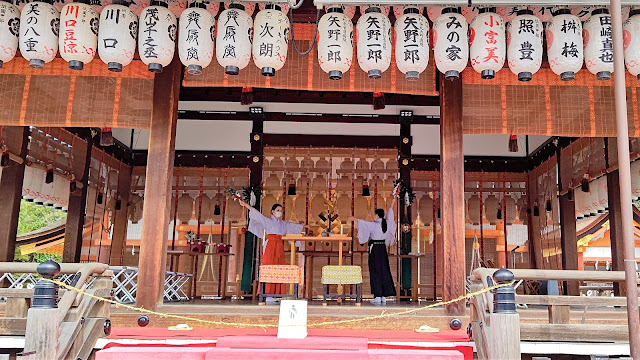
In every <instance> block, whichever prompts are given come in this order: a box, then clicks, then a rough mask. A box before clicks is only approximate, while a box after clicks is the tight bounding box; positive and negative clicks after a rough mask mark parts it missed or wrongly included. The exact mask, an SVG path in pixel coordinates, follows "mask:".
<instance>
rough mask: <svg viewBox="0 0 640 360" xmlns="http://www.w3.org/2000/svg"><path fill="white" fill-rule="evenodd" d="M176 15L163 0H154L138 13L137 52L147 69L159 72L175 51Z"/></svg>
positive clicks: (167, 63)
mask: <svg viewBox="0 0 640 360" xmlns="http://www.w3.org/2000/svg"><path fill="white" fill-rule="evenodd" d="M176 32H177V21H176V16H175V15H174V14H173V13H172V12H171V11H170V10H169V8H168V5H167V3H166V2H164V1H159V0H154V1H152V2H151V6H149V7H147V8H145V9H144V10H142V13H141V14H140V32H139V33H138V52H139V53H140V60H142V62H143V63H144V64H145V65H147V66H148V68H149V71H151V72H153V73H160V72H162V69H163V68H164V67H165V66H167V65H169V64H170V63H171V60H173V55H174V52H175V46H176V44H175V41H176Z"/></svg>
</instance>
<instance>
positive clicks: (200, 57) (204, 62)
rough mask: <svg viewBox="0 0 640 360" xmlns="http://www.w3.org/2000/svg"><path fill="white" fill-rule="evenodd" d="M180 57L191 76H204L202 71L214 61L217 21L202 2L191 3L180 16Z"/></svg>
mask: <svg viewBox="0 0 640 360" xmlns="http://www.w3.org/2000/svg"><path fill="white" fill-rule="evenodd" d="M179 23H180V31H179V33H178V55H179V56H180V61H181V62H182V64H184V66H186V67H187V72H188V73H189V74H191V75H200V74H202V69H203V68H206V67H207V66H209V64H211V60H212V59H213V37H214V34H215V27H216V20H215V19H214V17H213V15H211V14H210V13H209V12H208V11H207V10H206V9H205V4H204V3H202V2H201V1H195V2H193V3H191V5H190V7H189V8H188V9H186V10H185V11H183V12H182V14H181V15H180V22H179Z"/></svg>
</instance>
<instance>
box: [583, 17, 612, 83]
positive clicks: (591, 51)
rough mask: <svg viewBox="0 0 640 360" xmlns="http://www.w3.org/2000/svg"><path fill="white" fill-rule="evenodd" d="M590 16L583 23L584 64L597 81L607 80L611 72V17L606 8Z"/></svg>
mask: <svg viewBox="0 0 640 360" xmlns="http://www.w3.org/2000/svg"><path fill="white" fill-rule="evenodd" d="M591 14H592V16H591V17H590V18H589V20H587V21H585V22H584V30H583V34H584V42H585V44H586V46H585V48H584V62H585V64H586V65H587V69H589V71H590V72H591V73H592V74H595V75H596V77H597V79H598V80H609V79H611V73H612V72H613V39H612V37H611V15H609V10H607V9H606V8H597V9H595V10H593V12H592V13H591Z"/></svg>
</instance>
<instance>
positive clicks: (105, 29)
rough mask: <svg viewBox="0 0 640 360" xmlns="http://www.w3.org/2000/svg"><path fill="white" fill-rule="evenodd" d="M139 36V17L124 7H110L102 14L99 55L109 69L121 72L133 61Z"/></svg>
mask: <svg viewBox="0 0 640 360" xmlns="http://www.w3.org/2000/svg"><path fill="white" fill-rule="evenodd" d="M137 36H138V16H137V15H136V14H135V13H134V12H133V10H131V9H129V8H128V7H127V6H124V5H117V4H114V5H108V6H107V7H105V8H104V9H103V10H102V13H100V29H99V30H98V55H100V59H101V60H102V61H103V62H104V63H105V64H107V69H109V71H113V72H121V71H122V67H123V66H127V65H129V64H130V63H131V60H133V54H134V53H135V52H136V37H137Z"/></svg>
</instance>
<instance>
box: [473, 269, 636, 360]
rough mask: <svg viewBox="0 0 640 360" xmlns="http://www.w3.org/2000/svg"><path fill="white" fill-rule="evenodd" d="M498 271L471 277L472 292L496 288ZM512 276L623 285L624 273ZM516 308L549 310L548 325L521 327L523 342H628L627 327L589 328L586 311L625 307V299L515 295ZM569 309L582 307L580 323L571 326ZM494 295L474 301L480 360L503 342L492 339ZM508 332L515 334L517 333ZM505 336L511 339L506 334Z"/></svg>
mask: <svg viewBox="0 0 640 360" xmlns="http://www.w3.org/2000/svg"><path fill="white" fill-rule="evenodd" d="M496 270H498V269H487V268H478V269H475V270H474V271H473V273H472V276H471V281H472V284H473V285H472V287H471V291H478V290H480V289H483V288H487V287H489V286H491V285H494V284H493V281H492V280H491V279H492V276H493V274H494V272H495V271H496ZM511 272H512V273H513V275H514V278H515V280H516V281H518V280H557V281H599V282H624V280H625V277H624V272H623V271H606V272H605V271H602V272H600V271H578V270H535V269H513V270H511ZM515 300H516V303H517V304H526V305H543V306H547V309H548V315H549V322H548V323H546V324H545V323H521V324H519V327H518V329H517V332H518V334H519V336H520V334H521V336H522V338H523V339H524V340H534V341H576V342H580V341H597V342H627V341H628V340H629V337H628V328H627V325H616V324H586V323H585V317H586V312H587V309H589V308H595V307H614V306H618V307H626V304H627V302H626V298H625V297H587V296H562V295H560V296H553V295H516V296H515ZM570 306H574V307H576V306H578V307H582V309H583V310H584V315H583V318H582V321H581V323H570V316H569V315H570V311H569V310H570ZM495 315H496V314H495V313H494V311H493V294H492V293H491V292H487V293H484V294H482V295H479V296H476V297H474V298H473V299H472V301H471V325H472V331H473V338H474V341H475V343H476V347H477V349H478V355H479V357H480V358H492V357H481V352H482V355H483V356H484V355H485V354H488V349H489V348H490V347H491V346H494V345H495V344H494V343H495V342H496V341H497V342H498V343H501V342H503V339H502V338H501V337H496V338H492V334H493V332H492V331H489V330H488V329H491V327H492V322H493V320H494V318H495ZM509 331H511V332H513V331H515V330H514V329H510V330H509ZM504 335H508V336H509V335H510V334H507V333H505V334H504Z"/></svg>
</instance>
